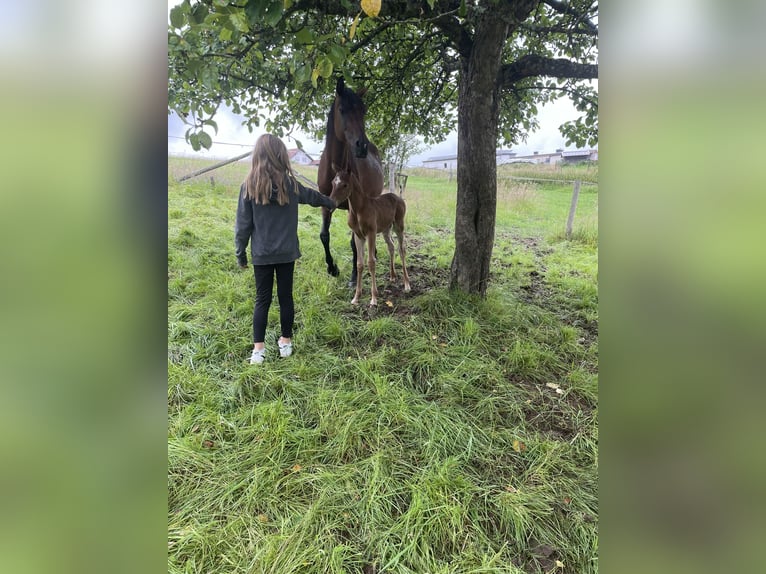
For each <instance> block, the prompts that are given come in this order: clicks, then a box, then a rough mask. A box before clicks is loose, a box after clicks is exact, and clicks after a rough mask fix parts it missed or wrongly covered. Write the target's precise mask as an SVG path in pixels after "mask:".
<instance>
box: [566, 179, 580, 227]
mask: <svg viewBox="0 0 766 574" xmlns="http://www.w3.org/2000/svg"><path fill="white" fill-rule="evenodd" d="M579 195H580V180H579V179H578V180H576V181H575V182H574V189H573V190H572V205H571V206H570V207H569V217H567V239H569V238H570V237H572V223H573V222H574V216H575V210H576V209H577V198H578V197H579Z"/></svg>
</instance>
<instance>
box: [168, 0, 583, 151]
mask: <svg viewBox="0 0 766 574" xmlns="http://www.w3.org/2000/svg"><path fill="white" fill-rule="evenodd" d="M504 5H511V10H510V11H509V10H507V9H506V8H505V6H504ZM488 11H489V12H490V13H491V12H493V11H496V12H497V13H498V18H511V19H512V18H514V17H515V18H516V19H518V20H519V22H518V23H517V24H516V25H514V26H513V27H512V29H509V33H508V36H507V38H506V39H505V42H504V46H503V49H502V68H501V72H500V74H499V77H498V78H497V82H498V86H499V88H500V91H501V93H502V97H501V98H500V105H499V110H498V112H499V117H498V120H499V123H498V131H499V133H498V136H499V140H500V141H498V142H497V143H502V144H505V145H513V144H515V143H518V142H519V141H521V140H523V138H524V137H525V135H526V133H528V132H529V131H530V130H531V129H533V128H534V127H536V126H537V122H536V119H535V116H536V114H537V111H538V107H539V106H540V105H541V104H542V103H545V102H547V101H551V100H552V99H555V98H558V97H561V96H565V97H569V98H571V99H572V100H573V102H574V103H575V105H576V107H577V109H579V110H580V111H582V112H583V115H582V117H581V118H580V119H579V120H578V121H576V122H570V124H569V125H567V126H565V127H564V129H563V131H562V133H564V135H565V136H566V137H567V138H568V141H569V142H571V143H574V144H577V145H584V144H591V145H592V144H594V143H595V142H596V141H597V133H598V121H597V113H598V95H597V91H596V90H595V89H594V87H593V86H591V85H589V84H588V83H585V82H583V81H582V80H583V79H589V78H594V77H596V76H597V67H596V65H595V62H596V59H597V46H596V42H597V35H598V28H597V25H596V24H594V22H595V21H597V17H598V4H597V2H595V1H593V0H520V1H515V2H509V1H502V0H495V1H492V0H479V1H471V0H443V1H438V0H426V1H421V2H417V1H413V0H382V1H380V0H365V1H363V2H362V3H361V7H360V4H359V3H358V2H352V1H350V0H328V1H324V2H314V1H313V0H297V1H292V0H231V1H226V0H199V1H197V0H184V1H183V2H182V3H180V4H178V5H177V6H175V7H174V8H173V9H172V10H171V12H170V26H169V37H168V50H169V68H170V77H169V83H168V96H169V103H168V106H169V109H170V110H174V111H176V112H177V113H178V114H179V115H180V116H181V117H183V118H184V119H185V120H186V121H187V123H189V125H190V129H189V130H188V132H187V138H188V139H189V141H190V143H191V144H192V146H193V147H195V149H199V147H200V146H201V147H209V146H210V144H211V141H212V138H211V133H214V132H215V130H216V128H217V126H216V123H215V119H214V117H215V113H216V111H217V110H218V109H219V107H220V106H221V104H223V103H225V104H227V105H228V106H229V107H231V109H233V111H234V112H235V113H237V114H242V115H243V117H244V118H245V119H246V123H247V124H248V125H249V126H251V127H255V126H260V125H263V126H265V127H266V128H267V129H268V130H270V131H272V132H274V133H276V134H277V135H280V136H283V135H285V134H287V133H289V131H290V130H291V129H293V128H296V127H297V128H299V129H300V130H302V131H304V132H306V133H309V134H312V135H313V136H314V137H316V139H318V140H321V139H322V135H323V131H324V123H325V120H326V115H327V110H328V109H329V106H330V103H331V100H332V96H333V93H334V92H333V88H334V86H335V80H334V78H335V77H336V76H337V75H341V74H342V75H343V76H345V78H346V82H347V83H348V84H349V85H351V86H353V87H362V86H364V87H367V88H368V92H367V96H366V97H365V101H366V103H367V105H368V108H369V113H368V116H367V117H368V131H369V134H370V138H371V139H372V140H373V141H375V142H376V143H377V144H378V145H379V147H381V148H382V149H384V150H385V149H388V148H389V147H390V146H391V145H393V143H394V142H395V140H396V138H397V136H398V134H400V133H414V134H418V135H420V136H421V137H423V139H424V141H425V142H426V143H435V142H438V141H441V140H443V139H444V138H445V137H446V136H447V134H448V133H449V132H450V131H452V130H454V128H455V126H456V121H457V104H458V87H457V85H458V75H459V74H458V72H459V59H460V57H461V56H465V55H466V52H468V51H470V50H471V45H472V41H473V37H474V35H475V33H476V23H477V21H478V20H479V19H480V18H481V17H482V15H483V14H485V13H486V12H488Z"/></svg>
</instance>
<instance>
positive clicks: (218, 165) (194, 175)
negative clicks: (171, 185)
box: [178, 150, 253, 181]
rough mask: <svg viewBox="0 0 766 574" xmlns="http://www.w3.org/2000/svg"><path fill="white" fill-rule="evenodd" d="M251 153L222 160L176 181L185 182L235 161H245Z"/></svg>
mask: <svg viewBox="0 0 766 574" xmlns="http://www.w3.org/2000/svg"><path fill="white" fill-rule="evenodd" d="M251 153H253V151H252V150H250V151H249V152H247V153H243V154H242V155H238V156H237V157H233V158H231V159H227V160H224V161H222V162H219V163H217V164H215V165H211V166H209V167H206V168H204V169H200V170H199V171H195V172H194V173H190V174H189V175H184V176H183V177H179V178H178V181H186V180H187V179H191V178H193V177H196V176H198V175H202V174H203V173H205V172H208V171H213V170H214V169H218V168H219V167H222V166H224V165H227V164H230V163H234V162H235V161H239V160H241V159H245V158H246V157H247V156H249V155H250V154H251Z"/></svg>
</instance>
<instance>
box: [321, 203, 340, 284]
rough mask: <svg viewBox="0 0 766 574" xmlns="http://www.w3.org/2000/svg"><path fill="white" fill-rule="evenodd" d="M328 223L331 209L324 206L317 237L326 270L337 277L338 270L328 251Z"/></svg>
mask: <svg viewBox="0 0 766 574" xmlns="http://www.w3.org/2000/svg"><path fill="white" fill-rule="evenodd" d="M330 223H332V211H330V210H329V209H327V208H326V207H323V208H322V229H321V230H320V231H319V239H320V240H321V241H322V246H323V247H324V260H325V263H327V272H328V273H329V274H330V275H332V276H333V277H337V276H338V274H339V273H340V271H338V266H337V265H336V264H335V261H333V259H332V254H331V253H330Z"/></svg>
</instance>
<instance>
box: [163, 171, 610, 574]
mask: <svg viewBox="0 0 766 574" xmlns="http://www.w3.org/2000/svg"><path fill="white" fill-rule="evenodd" d="M171 165H172V162H171ZM244 169H245V172H246V169H247V166H245V168H244ZM243 177H244V176H243ZM307 177H310V178H311V177H312V175H311V173H310V172H309V173H308V174H307ZM221 180H222V179H218V180H216V181H215V183H213V184H211V183H210V181H209V180H202V181H197V182H192V183H188V185H187V184H186V183H187V182H185V184H176V183H173V182H171V183H169V214H170V217H169V227H168V239H169V256H168V296H169V299H168V318H169V323H168V324H169V331H168V569H169V572H173V573H181V572H184V573H187V572H200V573H201V572H232V573H288V572H295V573H323V574H324V573H327V572H333V573H341V572H344V573H364V574H370V573H373V572H375V573H383V572H391V573H394V572H397V573H417V574H422V573H425V572H431V573H436V572H438V573H456V574H457V573H461V574H462V573H469V572H473V573H479V572H482V573H501V572H502V573H521V572H552V571H556V572H571V573H574V572H577V573H581V572H585V573H592V572H597V571H598V561H597V549H598V531H597V518H596V517H597V515H598V508H597V484H596V478H597V470H598V454H597V444H598V426H597V412H598V409H597V394H598V391H597V388H598V382H597V354H598V342H597V331H598V330H597V309H598V307H597V303H598V302H597V289H596V277H597V274H596V257H597V251H596V244H595V243H593V242H590V241H564V240H562V239H561V238H559V237H557V236H556V233H558V231H557V230H558V229H559V228H563V225H564V223H565V219H566V213H567V210H568V201H569V194H570V193H571V188H569V187H568V186H561V187H555V186H554V187H551V186H547V187H538V186H531V185H527V184H525V185H524V186H520V187H508V188H504V189H501V190H499V192H498V217H497V230H496V244H495V249H494V252H493V268H492V277H491V281H492V282H491V287H490V289H489V291H488V295H487V297H486V299H484V300H479V299H475V298H473V297H470V296H466V295H461V294H458V293H450V292H449V291H448V289H447V283H448V267H449V258H450V256H451V252H452V249H453V248H454V240H453V238H452V235H451V227H452V224H453V223H452V222H453V221H454V201H455V193H454V183H451V182H449V181H448V180H446V179H442V180H436V178H430V177H428V176H427V175H425V174H424V175H417V174H412V175H411V177H410V180H409V181H408V184H407V190H406V191H405V199H406V200H407V203H408V213H407V247H408V260H409V262H410V275H411V279H412V282H413V291H412V292H411V293H409V294H404V293H403V292H402V286H401V280H399V281H398V282H390V281H389V280H388V278H387V274H386V273H385V269H384V268H385V266H386V265H387V254H386V253H385V250H384V249H379V253H381V252H382V253H381V259H382V260H383V261H379V264H378V265H379V269H378V281H379V288H380V291H381V297H380V303H379V308H378V309H368V308H366V307H360V308H354V307H352V306H351V305H350V303H349V301H350V299H351V295H352V294H351V292H350V291H349V289H348V287H347V285H346V283H347V279H348V276H349V273H350V253H349V252H348V251H349V250H348V247H347V245H348V241H347V238H348V232H347V231H346V226H345V222H344V221H343V217H342V216H339V217H338V218H336V219H337V221H336V222H335V223H334V224H333V230H332V233H333V251H334V252H335V255H336V257H337V258H338V260H339V265H340V267H341V276H340V277H339V278H333V277H330V276H328V275H327V274H326V272H325V269H324V258H323V256H322V248H321V245H320V244H319V241H318V237H317V235H318V231H319V224H320V218H319V211H318V210H316V209H313V208H309V207H307V206H301V208H300V220H299V236H300V240H301V250H302V252H303V257H302V258H301V259H300V260H299V261H298V264H297V266H296V274H295V296H296V331H295V337H294V341H295V346H296V347H295V348H296V352H295V354H294V355H293V356H292V357H290V358H289V359H285V360H282V359H278V358H277V353H276V351H275V347H276V343H275V340H276V338H277V336H278V311H277V304H276V302H275V304H274V305H273V307H272V310H271V313H270V317H269V328H268V331H267V341H266V343H267V346H269V347H270V355H269V357H268V359H267V361H266V362H265V363H264V364H263V365H260V366H250V365H249V364H247V363H246V361H245V360H246V358H247V357H248V356H249V350H250V348H251V347H252V341H251V320H252V304H253V297H254V286H253V278H252V272H250V271H240V270H239V269H238V268H237V266H236V261H235V260H234V256H233V244H232V233H233V217H234V210H235V206H236V196H237V191H238V182H235V183H233V184H231V185H229V184H226V185H223V184H221V183H220V182H221ZM439 182H441V183H439ZM583 197H584V198H585V201H583V203H582V204H581V206H582V207H581V209H582V212H583V218H586V217H589V216H590V215H592V214H593V213H594V212H595V203H596V195H595V192H592V194H591V195H590V196H589V194H588V193H587V192H585V193H582V195H581V199H582V198H583ZM578 213H579V212H578ZM341 215H342V214H341ZM593 225H595V220H594V221H593ZM365 290H366V293H367V294H368V293H369V278H368V277H365Z"/></svg>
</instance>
